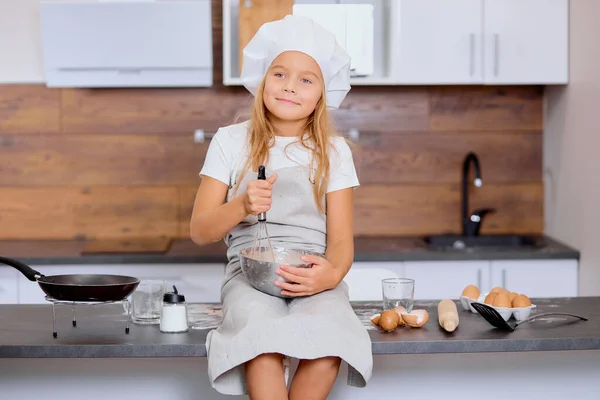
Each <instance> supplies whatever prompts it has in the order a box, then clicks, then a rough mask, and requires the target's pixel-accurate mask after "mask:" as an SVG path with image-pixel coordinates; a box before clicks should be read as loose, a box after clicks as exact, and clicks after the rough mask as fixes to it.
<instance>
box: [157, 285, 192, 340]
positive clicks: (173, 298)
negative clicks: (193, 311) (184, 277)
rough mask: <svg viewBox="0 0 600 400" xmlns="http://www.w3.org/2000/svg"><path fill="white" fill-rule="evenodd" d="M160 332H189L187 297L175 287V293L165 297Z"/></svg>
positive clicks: (169, 293)
mask: <svg viewBox="0 0 600 400" xmlns="http://www.w3.org/2000/svg"><path fill="white" fill-rule="evenodd" d="M160 331H161V332H164V333H181V332H187V331H188V312H187V304H186V302H185V296H184V295H182V294H180V293H179V292H178V291H177V288H176V287H175V285H173V292H167V293H165V294H164V295H163V303H162V308H161V315H160Z"/></svg>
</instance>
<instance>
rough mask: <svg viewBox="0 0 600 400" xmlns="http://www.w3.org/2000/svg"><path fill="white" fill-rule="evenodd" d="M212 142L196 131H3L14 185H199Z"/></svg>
mask: <svg viewBox="0 0 600 400" xmlns="http://www.w3.org/2000/svg"><path fill="white" fill-rule="evenodd" d="M208 145H209V142H208V141H207V142H204V143H194V142H193V135H192V134H190V133H187V134H178V133H172V134H168V135H159V134H149V135H131V134H123V135H115V134H102V133H97V134H89V135H87V134H86V135H76V134H74V135H39V134H38V135H33V134H31V135H0V152H1V154H2V157H1V158H0V182H1V183H2V185H11V186H45V185H53V186H56V185H67V186H69V185H89V184H92V185H131V186H133V185H186V184H187V185H189V184H198V183H199V177H198V172H199V171H200V169H201V168H202V164H203V163H204V156H205V154H206V150H207V148H208Z"/></svg>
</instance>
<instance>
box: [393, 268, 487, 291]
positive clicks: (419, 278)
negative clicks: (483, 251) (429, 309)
mask: <svg viewBox="0 0 600 400" xmlns="http://www.w3.org/2000/svg"><path fill="white" fill-rule="evenodd" d="M404 274H405V276H406V277H407V278H412V279H414V280H415V300H429V299H445V298H450V299H457V298H458V297H459V296H460V294H461V293H462V291H463V289H464V288H465V286H467V285H477V286H478V287H479V288H480V290H481V291H485V290H488V289H489V288H490V262H489V261H487V260H468V261H406V262H405V263H404Z"/></svg>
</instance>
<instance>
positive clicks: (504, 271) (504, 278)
mask: <svg viewBox="0 0 600 400" xmlns="http://www.w3.org/2000/svg"><path fill="white" fill-rule="evenodd" d="M502 287H503V288H506V270H505V269H503V270H502Z"/></svg>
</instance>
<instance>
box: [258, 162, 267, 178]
mask: <svg viewBox="0 0 600 400" xmlns="http://www.w3.org/2000/svg"><path fill="white" fill-rule="evenodd" d="M258 179H260V180H263V181H264V180H265V179H267V176H266V174H265V166H264V165H261V166H259V167H258Z"/></svg>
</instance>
